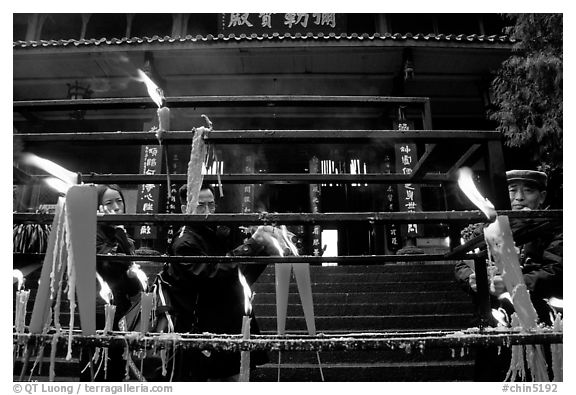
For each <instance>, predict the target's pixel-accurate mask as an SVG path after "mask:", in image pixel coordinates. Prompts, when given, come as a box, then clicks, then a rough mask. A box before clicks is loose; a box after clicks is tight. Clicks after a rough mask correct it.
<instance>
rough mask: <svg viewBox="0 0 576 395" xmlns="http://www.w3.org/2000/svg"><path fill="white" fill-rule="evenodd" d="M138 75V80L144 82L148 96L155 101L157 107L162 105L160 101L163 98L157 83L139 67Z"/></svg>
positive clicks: (162, 100)
mask: <svg viewBox="0 0 576 395" xmlns="http://www.w3.org/2000/svg"><path fill="white" fill-rule="evenodd" d="M138 76H139V77H140V81H142V82H143V83H144V84H146V90H147V91H148V95H149V96H150V98H151V99H152V100H153V101H154V103H156V105H157V106H158V108H160V107H162V103H163V102H164V100H165V98H164V93H163V92H162V89H160V88H159V87H158V85H156V84H155V83H154V81H152V80H151V79H150V77H148V76H147V75H146V73H145V72H143V71H142V70H140V69H138Z"/></svg>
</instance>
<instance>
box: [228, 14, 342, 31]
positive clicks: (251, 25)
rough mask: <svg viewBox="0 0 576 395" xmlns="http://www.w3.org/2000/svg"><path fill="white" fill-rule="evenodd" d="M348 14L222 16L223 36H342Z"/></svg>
mask: <svg viewBox="0 0 576 395" xmlns="http://www.w3.org/2000/svg"><path fill="white" fill-rule="evenodd" d="M345 31H346V15H345V14H336V13H293V14H290V13H286V14H282V13H230V14H221V19H220V23H219V33H222V34H230V33H234V34H247V35H250V34H257V35H261V34H264V33H267V34H273V33H279V34H285V33H290V34H295V33H301V34H306V33H314V34H317V33H324V34H329V33H338V34H339V33H343V32H345Z"/></svg>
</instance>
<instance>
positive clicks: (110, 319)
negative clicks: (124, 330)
mask: <svg viewBox="0 0 576 395" xmlns="http://www.w3.org/2000/svg"><path fill="white" fill-rule="evenodd" d="M104 315H105V317H106V321H105V324H104V332H111V331H112V330H113V325H114V316H115V315H116V306H114V305H113V304H111V303H106V305H105V306H104Z"/></svg>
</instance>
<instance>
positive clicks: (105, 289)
mask: <svg viewBox="0 0 576 395" xmlns="http://www.w3.org/2000/svg"><path fill="white" fill-rule="evenodd" d="M96 278H97V279H98V282H99V283H100V292H99V295H100V297H101V298H102V299H104V301H105V302H106V304H111V303H112V300H113V299H114V296H113V295H112V290H111V289H110V287H109V286H108V284H107V283H106V281H104V279H103V278H102V276H101V275H100V274H98V273H96Z"/></svg>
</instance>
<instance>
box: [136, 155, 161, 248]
mask: <svg viewBox="0 0 576 395" xmlns="http://www.w3.org/2000/svg"><path fill="white" fill-rule="evenodd" d="M161 171H162V149H161V146H160V145H145V146H142V148H141V149H140V174H150V175H151V174H158V173H160V172H161ZM159 196H160V185H159V184H143V185H140V186H139V187H138V194H137V200H136V212H137V213H144V214H153V213H157V212H158V204H159ZM134 237H135V238H136V239H156V228H155V227H154V226H151V225H146V224H145V225H139V226H137V227H136V232H135V234H134Z"/></svg>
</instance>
